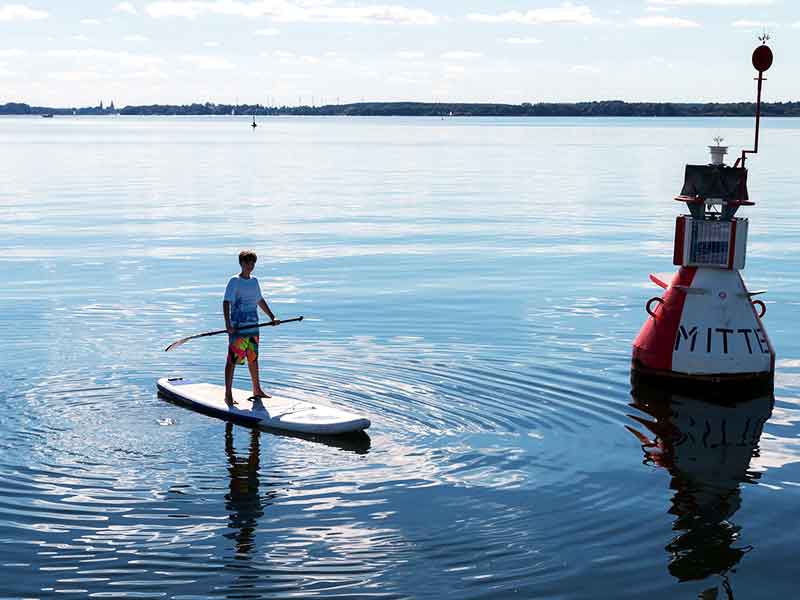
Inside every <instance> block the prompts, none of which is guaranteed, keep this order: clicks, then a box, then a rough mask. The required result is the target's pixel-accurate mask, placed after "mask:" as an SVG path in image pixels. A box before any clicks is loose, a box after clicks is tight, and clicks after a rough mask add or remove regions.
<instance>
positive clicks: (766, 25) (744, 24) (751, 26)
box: [731, 19, 780, 29]
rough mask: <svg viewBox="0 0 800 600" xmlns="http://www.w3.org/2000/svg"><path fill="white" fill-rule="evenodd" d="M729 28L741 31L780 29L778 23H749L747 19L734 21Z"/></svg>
mask: <svg viewBox="0 0 800 600" xmlns="http://www.w3.org/2000/svg"><path fill="white" fill-rule="evenodd" d="M731 26H732V27H737V28H742V29H765V28H770V29H773V28H776V27H780V25H779V24H778V23H764V22H763V21H750V20H748V19H739V20H738V21H734V22H733V23H731Z"/></svg>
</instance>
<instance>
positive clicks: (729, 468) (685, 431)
mask: <svg viewBox="0 0 800 600" xmlns="http://www.w3.org/2000/svg"><path fill="white" fill-rule="evenodd" d="M632 396H633V402H632V403H631V406H632V407H634V408H637V409H639V410H640V411H642V412H644V413H647V414H648V415H649V416H650V417H653V419H654V420H651V419H648V418H646V417H642V416H634V415H629V416H630V417H631V418H632V419H633V420H634V421H636V422H637V424H638V425H639V426H643V427H644V428H646V429H645V433H642V431H640V430H639V429H638V428H635V427H633V426H627V425H626V428H627V429H628V430H629V431H630V432H631V433H633V434H634V435H635V436H636V437H637V439H639V441H640V442H641V444H642V450H643V452H644V461H643V462H644V463H645V464H652V465H657V466H659V467H663V468H665V469H666V470H667V471H669V473H670V475H671V476H672V479H671V481H670V488H671V489H672V490H674V491H675V493H674V495H673V496H672V505H671V506H670V508H669V511H668V512H669V513H670V514H672V515H675V520H674V521H673V524H672V528H673V530H674V531H675V532H676V536H675V537H674V538H673V539H672V540H671V541H670V542H669V543H668V544H667V545H666V547H665V550H666V551H667V553H668V554H669V564H668V569H669V572H670V573H671V574H672V575H673V576H674V577H675V578H677V579H678V580H679V581H681V582H684V581H701V580H704V579H706V578H708V577H711V576H715V575H717V576H720V577H721V578H722V581H721V583H720V584H719V586H717V585H715V586H712V587H710V588H708V589H706V590H704V591H702V592H701V593H700V596H699V598H701V599H704V600H712V599H716V598H727V599H732V598H733V597H734V596H733V588H732V586H731V583H730V579H729V574H730V573H732V572H735V567H736V565H737V564H738V563H739V561H740V560H741V558H742V557H743V556H744V555H745V554H746V553H748V552H749V551H750V550H752V549H753V548H752V546H741V545H739V546H737V545H735V544H736V542H737V541H738V537H739V532H740V530H741V527H740V526H738V525H736V524H734V523H732V522H730V521H729V519H730V518H731V517H733V515H734V514H735V513H736V512H737V511H738V510H739V508H740V506H741V502H742V498H741V489H740V486H741V484H742V483H748V484H756V483H758V479H759V478H760V476H761V474H760V473H756V472H753V471H750V470H749V467H750V460H751V459H752V457H753V456H758V453H759V448H758V443H759V440H760V438H761V432H762V430H763V427H764V423H766V421H767V419H769V417H770V416H771V414H772V407H773V405H774V397H773V395H772V393H768V394H764V395H762V396H757V397H753V396H750V397H743V398H737V399H736V401H731V400H727V401H726V402H725V403H724V404H721V403H719V402H714V401H709V400H707V399H700V398H691V397H688V396H684V395H679V394H673V393H670V392H669V391H665V390H663V389H657V388H652V387H646V386H637V387H636V388H635V389H634V390H633V392H632ZM648 430H649V431H648ZM651 436H654V437H652V439H651ZM720 588H721V589H720ZM720 592H722V593H723V594H724V595H720Z"/></svg>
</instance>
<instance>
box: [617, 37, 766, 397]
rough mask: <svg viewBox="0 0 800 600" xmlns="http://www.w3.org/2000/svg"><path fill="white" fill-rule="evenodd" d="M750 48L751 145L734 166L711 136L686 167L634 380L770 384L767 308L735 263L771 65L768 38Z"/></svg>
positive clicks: (742, 243) (743, 240) (739, 261)
mask: <svg viewBox="0 0 800 600" xmlns="http://www.w3.org/2000/svg"><path fill="white" fill-rule="evenodd" d="M760 39H761V41H762V42H763V43H762V45H761V46H759V47H758V48H756V50H755V51H754V52H753V66H754V67H755V68H756V70H757V71H758V80H757V81H758V97H757V101H756V128H755V145H754V148H753V150H743V151H742V155H741V157H739V158H738V159H737V160H736V162H735V164H734V165H733V166H728V165H726V164H725V163H724V162H723V161H724V155H725V154H726V153H727V147H725V146H722V145H721V144H720V143H721V141H722V139H721V138H715V142H716V145H715V146H711V147H710V150H711V162H710V163H709V164H706V165H686V173H685V178H684V183H683V189H682V190H681V193H680V195H679V196H677V197H676V198H675V199H676V200H679V201H681V202H685V203H686V205H687V206H688V208H689V214H688V215H681V216H679V217H678V218H677V220H676V226H675V251H674V255H673V263H674V264H675V265H679V266H680V269H679V270H678V272H677V273H676V274H675V275H674V276H673V278H672V281H671V282H670V283H669V284H667V283H666V282H664V281H661V280H660V279H659V278H658V277H656V276H655V275H651V276H650V279H651V280H652V281H653V282H654V283H655V284H656V285H658V286H660V287H662V288H664V290H665V291H664V293H663V294H662V296H660V297H654V298H651V299H650V300H649V301H648V302H647V305H646V310H647V312H648V314H649V315H650V316H649V318H648V320H647V321H646V322H645V324H644V326H643V327H642V329H641V331H640V332H639V335H638V336H637V337H636V340H635V341H634V343H633V359H632V374H633V376H634V377H637V378H659V379H669V380H672V381H683V382H687V381H688V382H695V383H713V384H715V385H717V384H720V383H724V382H731V383H736V384H737V385H742V384H743V383H753V384H757V385H763V384H769V385H770V386H771V384H772V378H773V375H774V372H775V351H774V349H773V347H772V344H771V342H770V340H769V337H768V336H767V332H766V330H765V329H764V325H763V323H762V321H761V318H762V317H763V316H764V313H765V312H766V306H765V305H764V303H763V302H761V301H760V300H757V299H754V298H753V297H754V296H756V295H758V294H761V293H763V291H754V292H751V291H749V290H748V289H747V286H746V285H745V283H744V281H743V280H742V277H741V275H740V274H739V269H742V268H744V264H745V254H746V249H747V225H748V221H747V219H745V218H740V217H735V216H734V215H735V214H736V211H737V210H738V209H739V207H741V206H752V205H753V204H754V203H753V202H751V201H750V200H749V198H748V194H747V169H746V168H745V159H746V155H747V154H753V153H756V152H758V133H759V122H760V117H761V84H762V81H763V75H764V72H765V71H766V70H767V69H769V67H770V65H771V64H772V52H771V50H770V49H769V47H768V46H767V45H766V40H767V39H768V38H767V36H763V37H762V38H760Z"/></svg>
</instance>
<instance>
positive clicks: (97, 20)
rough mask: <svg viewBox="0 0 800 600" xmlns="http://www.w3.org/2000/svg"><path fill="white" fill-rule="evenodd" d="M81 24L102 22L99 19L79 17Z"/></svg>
mask: <svg viewBox="0 0 800 600" xmlns="http://www.w3.org/2000/svg"><path fill="white" fill-rule="evenodd" d="M81 23H82V24H83V25H100V24H101V23H102V22H101V21H100V20H99V19H81Z"/></svg>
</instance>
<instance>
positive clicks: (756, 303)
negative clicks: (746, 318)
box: [753, 300, 767, 319]
mask: <svg viewBox="0 0 800 600" xmlns="http://www.w3.org/2000/svg"><path fill="white" fill-rule="evenodd" d="M753 306H754V307H760V309H761V312H760V313H758V312H757V313H756V316H758V318H759V319H760V318H761V317H763V316H764V315H765V314H767V305H766V304H764V303H763V302H762V301H761V300H753Z"/></svg>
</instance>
